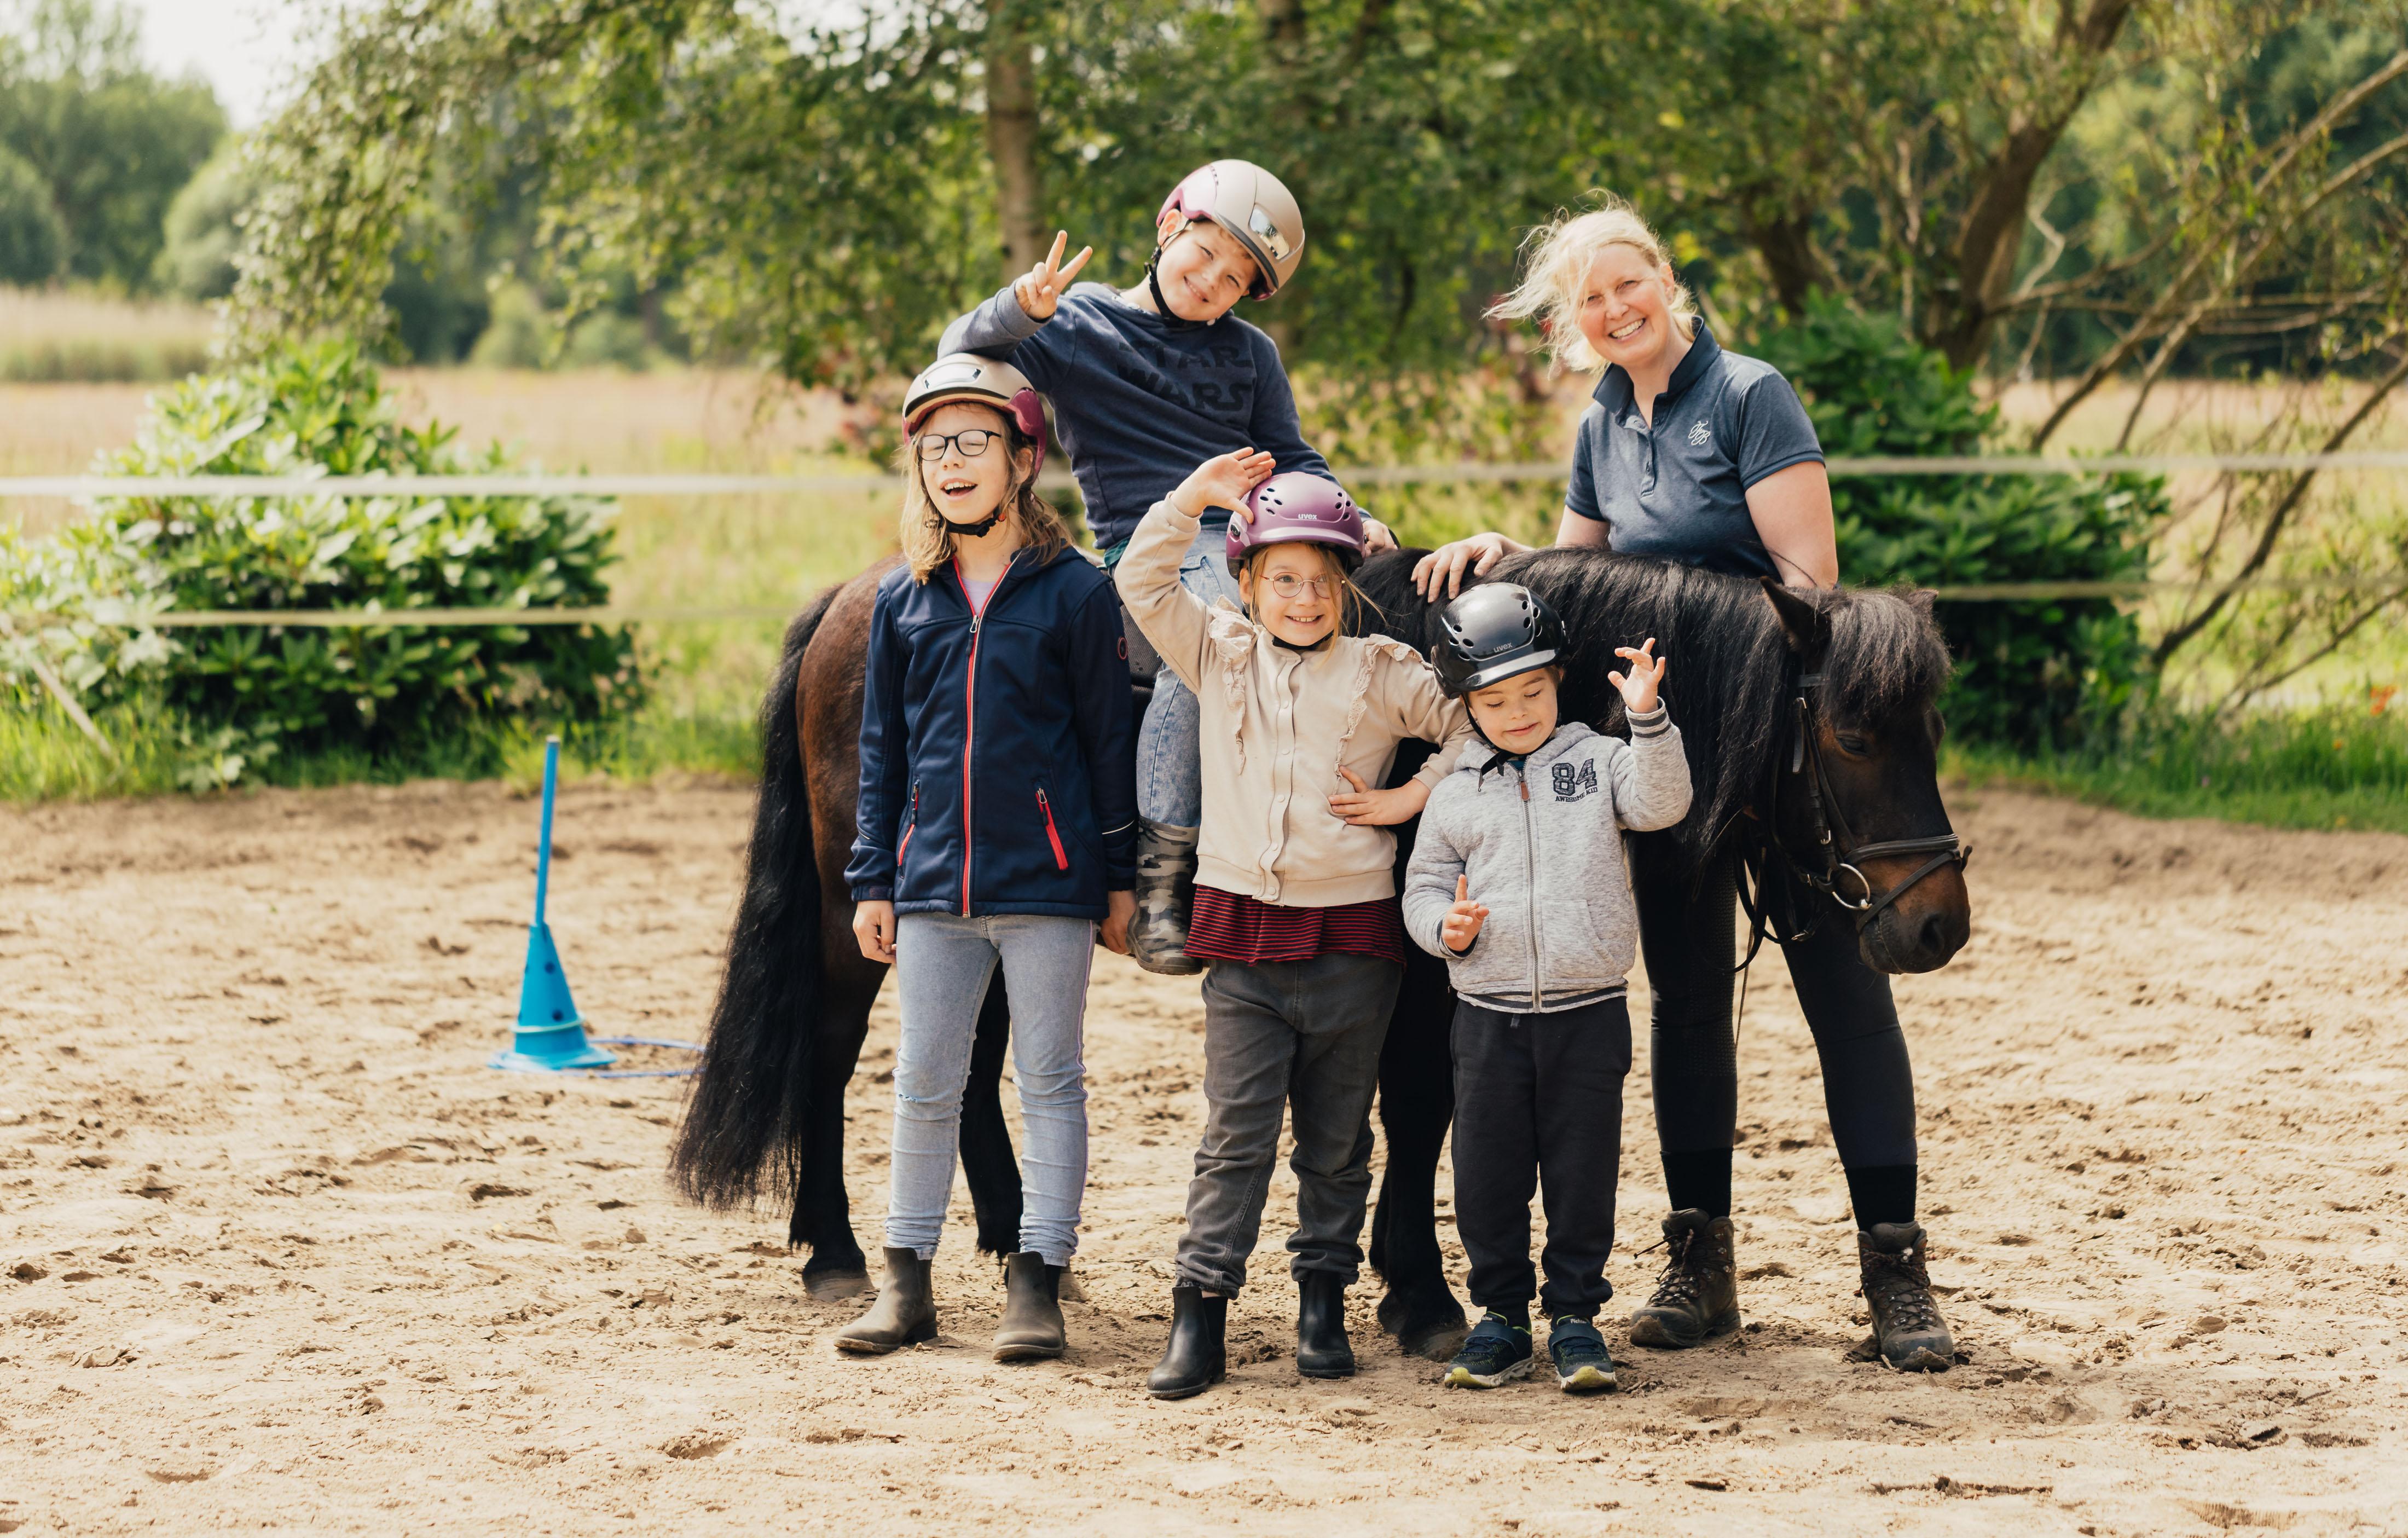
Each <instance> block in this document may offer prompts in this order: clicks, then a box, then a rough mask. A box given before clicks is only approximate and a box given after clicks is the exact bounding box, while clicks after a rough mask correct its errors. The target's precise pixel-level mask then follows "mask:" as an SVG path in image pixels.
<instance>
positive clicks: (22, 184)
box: [0, 144, 67, 285]
mask: <svg viewBox="0 0 2408 1538" xmlns="http://www.w3.org/2000/svg"><path fill="white" fill-rule="evenodd" d="M66 252H67V230H66V225H65V223H62V222H61V220H60V219H59V207H58V204H57V203H56V202H55V201H53V200H52V198H51V196H50V183H49V182H47V181H44V180H42V174H41V173H40V172H39V171H36V170H35V169H34V167H33V166H31V165H28V164H26V162H25V158H24V157H23V156H22V155H20V154H18V153H17V152H16V151H13V150H10V149H9V148H8V147H7V145H5V144H0V282H7V283H22V284H27V285H31V284H35V283H47V282H49V281H50V280H51V279H53V278H55V277H57V276H58V275H59V269H60V268H61V267H62V266H65V265H66Z"/></svg>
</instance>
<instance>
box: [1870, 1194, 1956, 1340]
mask: <svg viewBox="0 0 2408 1538" xmlns="http://www.w3.org/2000/svg"><path fill="white" fill-rule="evenodd" d="M1856 1264H1857V1265H1858V1266H1859V1267H1860V1268H1861V1269H1862V1270H1863V1272H1864V1295H1865V1307H1866V1309H1867V1310H1868V1311H1869V1312H1870V1313H1871V1315H1872V1316H1873V1346H1874V1348H1875V1349H1876V1350H1878V1351H1879V1352H1880V1353H1881V1359H1882V1360H1884V1361H1885V1362H1887V1363H1889V1365H1890V1366H1892V1367H1895V1368H1897V1369H1898V1370H1899V1371H1900V1372H1902V1373H1945V1372H1947V1371H1948V1368H1949V1365H1950V1364H1951V1363H1952V1362H1954V1361H1955V1360H1956V1359H1957V1342H1956V1340H1955V1339H1954V1338H1953V1337H1951V1336H1950V1335H1949V1333H1948V1321H1946V1320H1945V1319H1942V1317H1941V1316H1940V1305H1939V1304H1938V1303H1935V1302H1933V1301H1931V1272H1929V1271H1928V1270H1927V1269H1925V1266H1924V1243H1923V1225H1921V1224H1919V1223H1876V1224H1874V1225H1873V1226H1872V1229H1871V1231H1869V1232H1864V1233H1859V1234H1857V1235H1856Z"/></svg>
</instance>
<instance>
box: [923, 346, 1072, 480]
mask: <svg viewBox="0 0 2408 1538" xmlns="http://www.w3.org/2000/svg"><path fill="white" fill-rule="evenodd" d="M955 401H969V402H972V403H974V404H976V405H980V406H992V407H994V408H995V409H996V410H998V411H1001V412H1002V413H1003V414H1004V415H1005V416H1007V417H1010V418H1011V421H1012V423H1013V424H1014V425H1015V426H1017V427H1019V429H1020V431H1021V435H1022V436H1023V437H1025V438H1027V439H1028V441H1029V443H1030V444H1031V445H1032V446H1033V447H1034V448H1035V450H1036V460H1035V462H1034V463H1033V464H1031V465H1030V466H1029V467H1028V478H1029V479H1030V480H1032V481H1034V480H1035V479H1037V475H1038V472H1039V471H1040V470H1042V469H1044V468H1045V402H1044V401H1043V400H1042V399H1041V398H1040V397H1039V395H1038V394H1037V386H1035V385H1033V384H1031V383H1029V382H1028V376H1027V375H1025V374H1024V373H1022V372H1021V371H1020V370H1019V369H1017V368H1014V367H1011V365H1010V364H1008V363H1005V362H1004V361H1003V360H1002V359H1000V358H982V357H980V356H979V355H978V354H977V353H975V352H948V353H946V354H945V355H944V356H943V357H941V358H939V359H938V360H937V361H936V362H934V363H932V364H930V365H929V366H928V367H926V368H925V369H923V370H922V371H921V374H920V377H919V378H918V379H915V380H913V381H911V387H910V389H909V390H906V391H904V392H903V431H904V434H905V436H907V437H908V436H910V434H913V433H916V432H918V431H919V430H920V425H921V424H923V423H925V422H926V421H927V420H928V413H930V412H931V411H934V410H936V409H937V408H938V407H939V406H950V405H952V404H953V402H955Z"/></svg>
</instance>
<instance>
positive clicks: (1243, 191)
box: [1154, 160, 1304, 299]
mask: <svg viewBox="0 0 2408 1538" xmlns="http://www.w3.org/2000/svg"><path fill="white" fill-rule="evenodd" d="M1174 212H1175V213H1179V214H1183V215H1184V216H1186V217H1187V218H1189V219H1205V220H1210V221H1211V222H1212V223H1215V224H1218V225H1220V226H1221V227H1222V228H1223V229H1225V230H1226V231H1228V232H1229V233H1230V234H1231V235H1232V236H1235V237H1237V240H1238V244H1240V245H1241V246H1243V247H1245V248H1246V254H1247V255H1249V256H1252V257H1253V258H1254V266H1255V268H1256V271H1257V276H1256V277H1255V279H1254V287H1253V288H1251V289H1249V290H1247V295H1248V296H1249V297H1251V298H1255V299H1268V298H1269V297H1270V296H1271V295H1274V294H1276V293H1278V292H1279V291H1280V287H1281V285H1282V284H1283V283H1285V282H1286V281H1287V280H1289V279H1290V278H1293V277H1295V276H1296V269H1297V264H1298V263H1300V262H1302V261H1303V260H1304V211H1303V210H1302V209H1300V208H1297V206H1296V197H1295V194H1292V193H1290V192H1289V191H1288V190H1287V186H1286V184H1285V183H1284V182H1283V181H1281V180H1280V179H1279V178H1277V177H1275V176H1273V175H1271V174H1270V173H1269V171H1266V170H1264V169H1263V168H1262V167H1261V166H1259V165H1255V164H1254V162H1253V161H1251V160H1216V161H1214V162H1213V163H1212V164H1211V165H1206V166H1202V167H1200V168H1198V169H1197V170H1193V171H1190V172H1188V173H1187V175H1186V176H1185V177H1184V178H1183V180H1181V181H1180V183H1179V185H1178V186H1176V187H1173V188H1172V189H1170V195H1169V196H1168V197H1166V198H1164V199H1163V200H1162V208H1161V211H1160V212H1158V213H1156V214H1155V215H1154V222H1155V223H1161V221H1162V215H1163V214H1166V213H1174Z"/></svg>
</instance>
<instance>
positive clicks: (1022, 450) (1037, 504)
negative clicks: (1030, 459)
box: [900, 403, 1070, 583]
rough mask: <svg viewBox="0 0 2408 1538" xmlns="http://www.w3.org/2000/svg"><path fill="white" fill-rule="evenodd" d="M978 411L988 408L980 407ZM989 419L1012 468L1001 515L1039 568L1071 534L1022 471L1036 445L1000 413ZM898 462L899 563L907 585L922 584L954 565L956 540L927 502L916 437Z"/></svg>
mask: <svg viewBox="0 0 2408 1538" xmlns="http://www.w3.org/2000/svg"><path fill="white" fill-rule="evenodd" d="M966 404H967V403H966ZM981 410H992V408H988V407H984V406H982V407H981ZM994 414H995V417H996V420H997V421H998V422H1000V423H1002V424H1003V444H1004V453H1005V455H1006V457H1007V459H1008V460H1009V462H1010V464H1011V481H1010V482H1008V483H1007V484H1006V485H1005V487H1004V493H1003V508H1004V515H1005V516H1006V517H1009V518H1017V519H1018V520H1020V531H1021V534H1022V536H1023V538H1024V539H1025V540H1026V541H1027V543H1028V544H1029V545H1030V546H1031V547H1033V548H1034V549H1035V550H1036V552H1037V564H1038V565H1039V566H1043V565H1044V564H1045V563H1046V562H1048V561H1050V560H1052V559H1053V558H1054V556H1056V555H1058V554H1060V553H1062V551H1063V550H1064V549H1065V548H1066V547H1067V546H1068V544H1069V543H1070V530H1069V528H1068V526H1067V525H1064V524H1063V522H1062V515H1061V514H1060V513H1058V512H1055V511H1054V506H1053V504H1052V503H1050V502H1048V501H1046V500H1045V498H1043V497H1041V496H1038V495H1037V482H1036V479H1035V478H1034V477H1032V476H1029V475H1026V474H1025V473H1024V472H1023V471H1022V469H1021V466H1022V463H1023V456H1024V455H1025V454H1026V453H1027V452H1028V451H1029V450H1031V449H1033V448H1035V447H1036V445H1035V444H1034V443H1032V442H1030V440H1029V438H1028V435H1027V434H1025V433H1024V432H1022V431H1021V430H1020V424H1018V423H1016V422H1014V421H1012V420H1011V418H1010V417H1008V416H1006V415H1005V414H1004V413H1003V412H1001V411H996V412H995V413H994ZM901 458H902V463H901V466H900V468H901V469H902V472H903V521H902V538H903V559H904V561H905V563H906V564H908V565H909V566H910V568H911V580H912V581H913V582H923V583H925V582H927V580H928V579H929V578H930V577H931V576H933V575H935V573H936V570H937V568H939V567H940V566H944V565H947V564H948V563H950V562H951V561H952V560H953V556H954V554H955V553H957V548H958V546H959V545H960V543H961V536H959V535H957V534H955V533H954V532H953V525H951V524H948V523H946V522H945V515H944V514H943V513H940V512H939V511H938V510H937V505H936V504H935V503H934V502H932V501H930V500H929V499H928V485H927V482H925V481H924V480H922V479H921V477H922V474H923V473H924V467H923V466H922V465H921V462H920V445H919V442H918V437H917V435H916V434H911V435H906V436H905V438H904V439H903V449H902V455H901Z"/></svg>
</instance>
